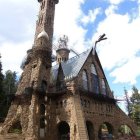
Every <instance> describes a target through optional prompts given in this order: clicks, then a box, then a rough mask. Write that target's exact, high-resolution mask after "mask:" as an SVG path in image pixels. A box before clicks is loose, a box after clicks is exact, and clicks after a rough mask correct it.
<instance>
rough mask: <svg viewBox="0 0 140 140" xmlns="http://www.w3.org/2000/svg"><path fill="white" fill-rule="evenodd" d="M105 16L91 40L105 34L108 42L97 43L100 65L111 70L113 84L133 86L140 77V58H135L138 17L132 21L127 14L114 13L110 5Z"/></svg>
mask: <svg viewBox="0 0 140 140" xmlns="http://www.w3.org/2000/svg"><path fill="white" fill-rule="evenodd" d="M113 7H114V6H113ZM110 9H112V11H111V10H110ZM108 11H109V12H108ZM106 14H107V17H106V19H105V20H104V21H102V22H101V23H100V24H99V25H98V28H97V33H96V34H95V35H94V36H93V40H95V38H97V35H100V34H101V33H106V34H107V37H108V40H106V41H104V42H102V43H99V44H98V46H99V48H98V47H97V48H98V50H99V56H100V59H101V63H102V65H103V67H104V68H106V69H107V70H111V76H113V77H114V78H115V80H114V82H115V83H118V82H121V83H125V82H128V83H130V84H134V83H135V82H136V78H137V77H138V76H140V69H139V68H138V64H139V63H140V56H137V57H136V53H137V52H138V51H139V50H140V47H139V46H140V42H139V36H140V28H139V25H140V15H138V16H137V18H135V19H133V20H132V19H131V16H130V15H128V14H126V15H120V14H117V13H115V11H114V8H112V5H111V7H109V8H108V9H107V10H106ZM130 21H131V22H130Z"/></svg>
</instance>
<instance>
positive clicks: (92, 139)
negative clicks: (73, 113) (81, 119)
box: [86, 121, 95, 140]
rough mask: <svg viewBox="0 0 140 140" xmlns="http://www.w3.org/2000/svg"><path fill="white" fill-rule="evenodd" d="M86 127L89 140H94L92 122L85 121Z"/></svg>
mask: <svg viewBox="0 0 140 140" xmlns="http://www.w3.org/2000/svg"><path fill="white" fill-rule="evenodd" d="M86 127H87V132H88V137H89V140H94V139H95V136H94V127H93V124H92V122H90V121H86Z"/></svg>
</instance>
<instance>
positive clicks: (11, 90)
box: [4, 70, 17, 95]
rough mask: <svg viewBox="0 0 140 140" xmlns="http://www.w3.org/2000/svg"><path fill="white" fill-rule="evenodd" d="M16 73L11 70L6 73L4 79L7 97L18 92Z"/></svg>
mask: <svg viewBox="0 0 140 140" xmlns="http://www.w3.org/2000/svg"><path fill="white" fill-rule="evenodd" d="M16 77H17V76H16V72H12V71H11V70H8V71H6V73H5V78H4V92H5V95H10V94H15V92H16V90H17V80H16Z"/></svg>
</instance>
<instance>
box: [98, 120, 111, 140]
mask: <svg viewBox="0 0 140 140" xmlns="http://www.w3.org/2000/svg"><path fill="white" fill-rule="evenodd" d="M98 137H99V140H102V139H103V138H110V139H112V138H113V126H112V125H111V124H110V123H108V122H104V123H103V124H101V125H100V128H99V131H98Z"/></svg>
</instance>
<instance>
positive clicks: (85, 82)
mask: <svg viewBox="0 0 140 140" xmlns="http://www.w3.org/2000/svg"><path fill="white" fill-rule="evenodd" d="M82 80H83V88H84V89H85V90H88V78H87V73H86V71H85V70H84V71H83V75H82Z"/></svg>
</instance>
